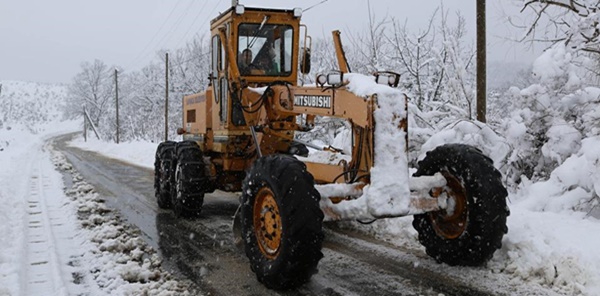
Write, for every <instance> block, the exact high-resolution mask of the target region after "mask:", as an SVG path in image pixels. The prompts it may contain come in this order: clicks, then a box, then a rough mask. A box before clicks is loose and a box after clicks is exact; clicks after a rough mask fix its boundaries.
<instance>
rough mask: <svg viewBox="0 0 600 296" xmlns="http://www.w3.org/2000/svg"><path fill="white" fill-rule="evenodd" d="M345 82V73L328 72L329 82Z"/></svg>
mask: <svg viewBox="0 0 600 296" xmlns="http://www.w3.org/2000/svg"><path fill="white" fill-rule="evenodd" d="M343 82H344V73H332V74H327V84H329V85H333V86H338V85H341V84H342V83H343Z"/></svg>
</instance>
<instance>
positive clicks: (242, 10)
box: [235, 5, 246, 15]
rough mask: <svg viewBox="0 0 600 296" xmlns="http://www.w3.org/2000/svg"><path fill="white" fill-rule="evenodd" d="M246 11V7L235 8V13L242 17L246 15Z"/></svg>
mask: <svg viewBox="0 0 600 296" xmlns="http://www.w3.org/2000/svg"><path fill="white" fill-rule="evenodd" d="M245 11H246V8H245V7H244V5H238V6H236V7H235V13H236V14H239V15H242V14H244V12H245Z"/></svg>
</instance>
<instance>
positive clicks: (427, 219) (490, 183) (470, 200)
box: [413, 144, 509, 266]
mask: <svg viewBox="0 0 600 296" xmlns="http://www.w3.org/2000/svg"><path fill="white" fill-rule="evenodd" d="M437 172H441V173H442V174H443V175H444V176H445V177H446V180H447V182H448V184H447V188H450V190H448V191H447V193H448V194H449V196H450V197H451V200H452V201H454V202H455V207H454V211H453V212H446V210H442V211H437V212H430V213H426V214H421V215H415V216H414V220H413V227H414V228H415V229H416V230H417V232H418V233H419V241H420V242H421V244H422V245H423V246H424V247H425V249H426V252H427V254H428V255H430V256H431V257H433V258H435V259H436V260H437V261H438V262H444V263H447V264H449V265H466V266H479V265H482V264H484V263H485V262H487V261H488V260H489V259H490V258H492V256H493V254H494V252H495V251H496V250H497V249H499V248H500V247H502V237H503V236H504V234H505V233H507V232H508V228H507V226H506V217H507V216H508V215H509V210H508V207H507V206H506V196H507V192H506V189H505V188H504V186H503V185H502V180H501V175H500V172H498V171H497V170H496V169H495V168H494V166H493V163H492V160H491V159H490V158H488V157H487V156H485V155H483V154H482V152H481V151H480V150H479V149H477V148H474V147H471V146H468V145H462V144H448V145H443V146H440V147H437V148H436V149H434V150H433V151H430V152H427V156H426V157H425V159H423V160H422V161H420V162H419V169H418V170H417V172H416V173H415V174H414V176H431V175H433V174H435V173H437Z"/></svg>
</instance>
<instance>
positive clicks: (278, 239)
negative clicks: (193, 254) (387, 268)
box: [240, 155, 323, 290]
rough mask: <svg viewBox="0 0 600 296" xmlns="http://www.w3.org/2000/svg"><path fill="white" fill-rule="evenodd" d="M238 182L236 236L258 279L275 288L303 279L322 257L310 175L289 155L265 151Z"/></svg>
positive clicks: (319, 221) (319, 214) (291, 285)
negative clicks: (239, 232)
mask: <svg viewBox="0 0 600 296" xmlns="http://www.w3.org/2000/svg"><path fill="white" fill-rule="evenodd" d="M242 186H243V190H242V192H243V193H242V208H241V213H240V214H241V224H242V239H243V241H244V244H245V245H244V249H245V251H246V256H248V258H249V259H250V264H251V268H252V271H254V273H256V277H257V279H258V281H260V282H261V283H263V284H264V285H265V286H266V287H267V288H270V289H277V290H284V289H292V288H295V287H298V286H300V285H302V284H304V283H305V282H307V281H308V280H309V279H310V277H311V276H312V275H313V274H315V273H316V272H317V264H318V263H319V260H321V258H322V257H323V254H322V253H321V246H322V242H323V229H322V222H323V213H322V212H321V209H320V207H319V200H320V195H319V192H317V190H316V189H315V187H314V179H313V177H312V175H310V173H308V172H307V171H306V166H305V165H304V163H302V162H301V161H299V160H297V159H295V158H293V157H290V156H285V155H269V156H266V157H262V158H259V159H257V160H256V162H255V163H254V165H253V166H252V168H251V169H250V171H249V172H248V174H247V175H246V178H245V179H244V181H243V185H242Z"/></svg>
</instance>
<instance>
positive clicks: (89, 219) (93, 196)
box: [53, 152, 193, 296]
mask: <svg viewBox="0 0 600 296" xmlns="http://www.w3.org/2000/svg"><path fill="white" fill-rule="evenodd" d="M53 161H54V163H55V165H56V167H57V169H60V170H64V171H66V172H68V173H70V174H71V175H72V178H73V186H72V187H71V188H70V189H68V190H67V191H66V194H67V196H68V197H69V198H70V200H71V202H72V203H73V204H74V205H75V206H76V208H77V213H78V215H79V219H80V223H81V224H80V227H81V230H82V231H81V232H80V233H78V236H80V237H81V239H82V240H83V241H85V242H86V243H85V246H84V249H85V251H84V254H83V255H82V256H81V258H79V259H78V260H75V261H74V263H73V264H74V265H75V266H77V267H80V269H81V270H80V274H79V278H80V281H81V282H82V283H83V284H85V285H86V286H88V287H90V289H92V290H94V291H98V292H97V293H96V294H105V295H165V296H166V295H190V291H193V289H192V287H191V286H192V283H191V282H188V281H177V280H175V279H174V278H173V277H172V275H171V274H170V273H169V272H167V271H165V270H163V269H162V267H161V263H162V260H161V258H160V257H159V256H158V254H157V252H156V250H154V249H153V248H152V247H150V246H148V244H146V243H145V242H144V240H143V239H142V238H141V237H140V235H141V234H140V232H139V230H138V229H136V228H134V227H132V226H130V225H128V224H127V223H125V222H124V221H123V220H122V219H121V218H120V216H119V215H118V214H117V213H116V212H113V211H112V210H111V209H109V208H108V207H107V206H106V205H105V204H104V200H103V199H102V198H101V197H100V196H99V195H98V194H97V193H96V192H95V190H94V188H93V186H91V185H90V184H88V183H86V182H85V181H84V180H83V178H82V177H81V176H80V175H79V174H78V173H77V172H76V171H75V170H74V169H73V168H72V166H70V165H69V164H68V162H67V161H66V159H65V157H64V156H63V155H62V154H61V153H59V152H53Z"/></svg>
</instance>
